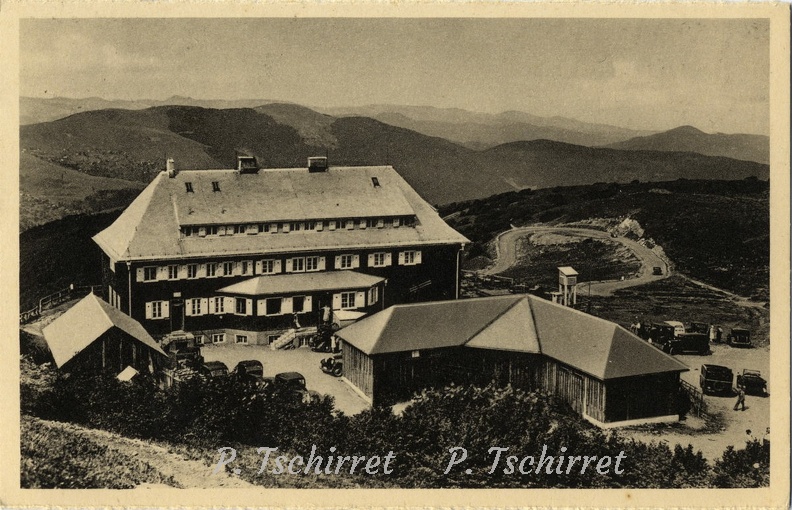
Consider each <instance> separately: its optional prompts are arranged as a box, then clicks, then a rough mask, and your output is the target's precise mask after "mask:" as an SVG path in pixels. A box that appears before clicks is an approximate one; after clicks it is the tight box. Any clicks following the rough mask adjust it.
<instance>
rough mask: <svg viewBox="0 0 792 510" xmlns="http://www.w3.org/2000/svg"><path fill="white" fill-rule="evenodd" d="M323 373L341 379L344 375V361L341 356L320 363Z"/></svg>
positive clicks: (337, 355)
mask: <svg viewBox="0 0 792 510" xmlns="http://www.w3.org/2000/svg"><path fill="white" fill-rule="evenodd" d="M320 367H321V368H322V372H324V373H325V374H331V375H334V376H336V377H340V376H341V374H343V373H344V360H343V359H342V355H341V354H336V355H335V356H331V357H329V358H325V359H323V360H322V361H321V362H320Z"/></svg>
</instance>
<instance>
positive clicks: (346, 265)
mask: <svg viewBox="0 0 792 510" xmlns="http://www.w3.org/2000/svg"><path fill="white" fill-rule="evenodd" d="M338 261H339V262H338V268H339V269H351V268H352V255H341V256H339V258H338Z"/></svg>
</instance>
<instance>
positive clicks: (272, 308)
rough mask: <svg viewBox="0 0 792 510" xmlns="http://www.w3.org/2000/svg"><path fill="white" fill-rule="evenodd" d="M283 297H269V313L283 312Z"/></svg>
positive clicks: (267, 309) (267, 307)
mask: <svg viewBox="0 0 792 510" xmlns="http://www.w3.org/2000/svg"><path fill="white" fill-rule="evenodd" d="M281 301H282V300H281V298H269V299H267V301H266V303H267V306H266V312H267V315H280V313H281Z"/></svg>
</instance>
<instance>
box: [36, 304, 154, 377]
mask: <svg viewBox="0 0 792 510" xmlns="http://www.w3.org/2000/svg"><path fill="white" fill-rule="evenodd" d="M42 334H43V335H44V339H45V340H46V341H47V345H48V347H49V349H50V352H51V353H52V358H53V360H54V361H55V365H56V366H57V367H58V368H59V369H62V370H67V371H77V370H91V371H107V372H111V373H113V374H119V373H121V372H122V371H124V370H125V369H127V368H128V367H132V368H133V369H135V370H137V371H138V372H141V373H154V372H155V371H156V370H157V369H158V368H159V367H161V366H162V365H163V364H164V363H165V362H166V361H167V354H165V352H164V351H163V350H162V349H161V348H160V346H159V345H158V344H157V342H156V341H155V340H154V339H153V338H152V337H151V335H149V334H148V332H146V330H145V329H144V328H143V326H141V325H140V323H139V322H138V321H136V320H135V319H133V318H131V317H129V316H128V315H126V314H124V313H123V312H121V311H120V310H117V309H115V308H113V307H112V306H110V305H109V304H108V303H107V302H105V301H104V300H102V299H101V298H99V297H98V296H96V295H94V294H88V295H87V296H86V297H84V298H83V299H81V300H80V301H78V302H77V303H76V304H75V305H74V306H72V307H71V308H69V309H68V310H67V311H66V312H65V313H64V314H63V315H61V316H60V317H58V318H57V319H55V320H54V321H52V322H51V323H50V324H48V325H47V326H46V327H45V328H44V329H43V330H42Z"/></svg>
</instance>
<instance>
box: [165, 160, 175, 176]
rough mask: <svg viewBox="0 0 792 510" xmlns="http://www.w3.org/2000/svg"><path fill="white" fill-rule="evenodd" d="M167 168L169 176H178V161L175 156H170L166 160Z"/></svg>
mask: <svg viewBox="0 0 792 510" xmlns="http://www.w3.org/2000/svg"><path fill="white" fill-rule="evenodd" d="M165 169H166V170H167V171H168V177H170V178H174V177H176V163H175V162H174V161H173V158H168V160H167V161H166V162H165Z"/></svg>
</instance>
